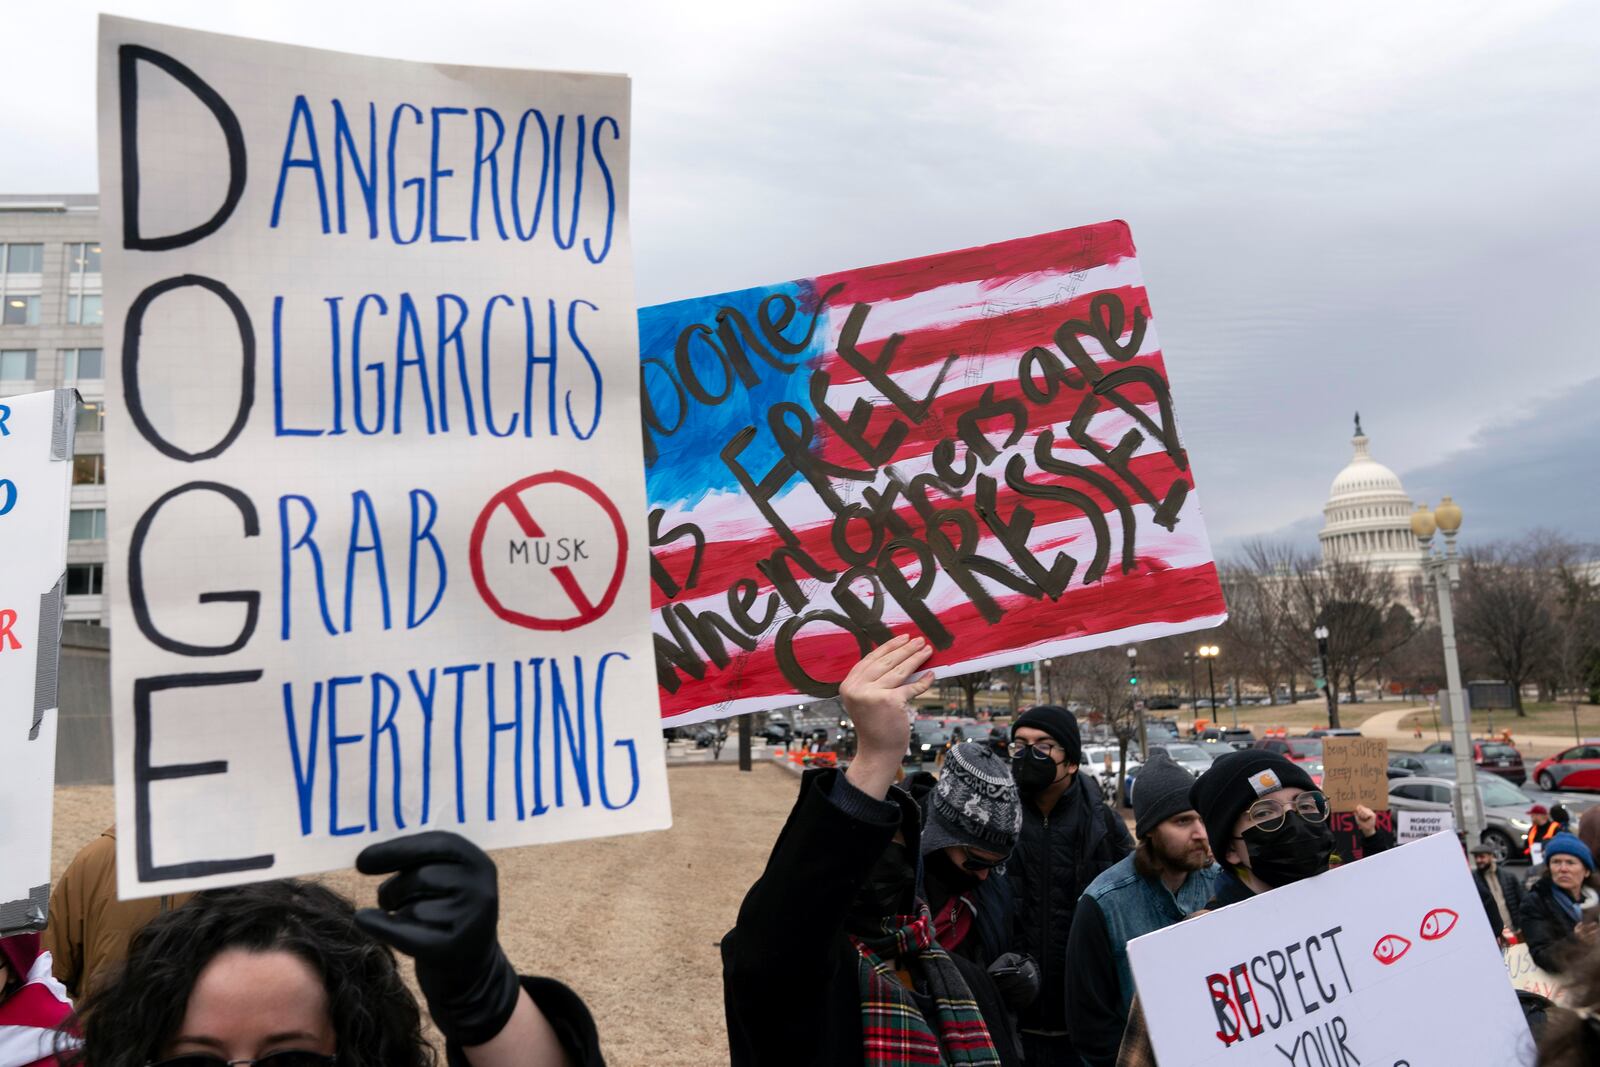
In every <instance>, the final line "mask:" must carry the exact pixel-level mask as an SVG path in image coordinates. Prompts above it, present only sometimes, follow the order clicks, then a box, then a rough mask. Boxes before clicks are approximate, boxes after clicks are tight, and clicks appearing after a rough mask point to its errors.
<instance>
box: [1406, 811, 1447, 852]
mask: <svg viewBox="0 0 1600 1067" xmlns="http://www.w3.org/2000/svg"><path fill="white" fill-rule="evenodd" d="M1455 832H1456V817H1455V815H1454V813H1452V812H1448V811H1402V812H1401V813H1400V822H1399V825H1398V827H1397V829H1396V832H1395V838H1396V839H1397V840H1398V841H1399V842H1400V843H1401V844H1402V845H1403V844H1405V843H1406V842H1408V841H1421V840H1422V839H1423V838H1424V837H1432V836H1433V835H1435V834H1454V833H1455Z"/></svg>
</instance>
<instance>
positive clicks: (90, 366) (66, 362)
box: [61, 348, 106, 382]
mask: <svg viewBox="0 0 1600 1067" xmlns="http://www.w3.org/2000/svg"><path fill="white" fill-rule="evenodd" d="M61 365H62V366H63V367H64V368H66V369H65V371H64V372H63V374H64V378H63V379H62V380H63V381H65V382H93V381H99V380H100V379H101V378H104V377H105V376H106V358H105V350H104V349H99V348H64V349H62V350H61Z"/></svg>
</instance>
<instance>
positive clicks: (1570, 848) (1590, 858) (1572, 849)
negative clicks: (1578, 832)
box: [1544, 833, 1594, 874]
mask: <svg viewBox="0 0 1600 1067" xmlns="http://www.w3.org/2000/svg"><path fill="white" fill-rule="evenodd" d="M1551 856H1571V857H1572V858H1573V859H1576V860H1578V861H1579V862H1581V863H1582V864H1583V865H1584V867H1585V868H1587V869H1588V871H1589V873H1590V874H1593V873H1594V853H1592V852H1590V851H1589V846H1588V845H1586V844H1584V843H1583V842H1582V841H1580V840H1578V838H1577V837H1576V836H1575V835H1573V834H1568V833H1560V834H1556V836H1554V837H1552V838H1551V839H1550V840H1548V841H1546V842H1545V843H1544V861H1545V862H1546V863H1549V862H1550V857H1551Z"/></svg>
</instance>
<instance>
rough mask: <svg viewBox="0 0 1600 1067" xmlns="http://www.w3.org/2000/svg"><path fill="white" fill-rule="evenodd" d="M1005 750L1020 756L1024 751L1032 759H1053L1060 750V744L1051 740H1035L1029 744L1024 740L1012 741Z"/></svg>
mask: <svg viewBox="0 0 1600 1067" xmlns="http://www.w3.org/2000/svg"><path fill="white" fill-rule="evenodd" d="M1007 751H1009V752H1010V753H1011V754H1012V755H1013V756H1020V755H1022V754H1023V753H1024V752H1026V753H1028V754H1029V755H1031V756H1033V758H1034V759H1055V756H1056V753H1057V752H1060V751H1061V746H1060V745H1058V744H1056V743H1055V742H1053V741H1036V742H1034V743H1033V744H1031V745H1030V744H1028V742H1026V741H1013V742H1011V746H1010V748H1009V749H1007Z"/></svg>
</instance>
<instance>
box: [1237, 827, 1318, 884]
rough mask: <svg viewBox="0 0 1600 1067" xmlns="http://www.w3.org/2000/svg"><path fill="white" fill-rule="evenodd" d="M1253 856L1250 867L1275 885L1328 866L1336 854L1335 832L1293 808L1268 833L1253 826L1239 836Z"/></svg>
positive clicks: (1298, 878)
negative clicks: (1332, 856) (1305, 817)
mask: <svg viewBox="0 0 1600 1067" xmlns="http://www.w3.org/2000/svg"><path fill="white" fill-rule="evenodd" d="M1239 836H1240V838H1241V839H1242V840H1243V841H1244V844H1245V849H1246V851H1247V852H1248V853H1249V856H1250V870H1251V871H1252V872H1253V873H1254V874H1255V876H1256V877H1257V878H1259V879H1261V880H1262V881H1263V882H1265V883H1267V884H1268V885H1270V886H1272V887H1274V888H1276V887H1278V886H1285V885H1288V884H1289V883H1291V882H1298V881H1300V879H1302V878H1310V877H1311V876H1312V875H1316V874H1321V873H1322V872H1323V871H1326V870H1327V869H1328V857H1329V856H1331V855H1333V831H1332V830H1330V829H1328V824H1327V823H1325V822H1317V823H1313V822H1307V821H1306V820H1305V819H1304V818H1303V817H1302V816H1301V814H1300V813H1299V812H1297V811H1291V812H1289V813H1287V814H1286V815H1285V816H1284V818H1283V825H1282V826H1280V827H1278V828H1277V829H1276V830H1273V831H1272V832H1271V833H1268V832H1267V831H1265V830H1262V829H1261V828H1259V827H1255V826H1252V827H1250V829H1248V830H1246V831H1245V832H1244V833H1242V834H1240V835H1239Z"/></svg>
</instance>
